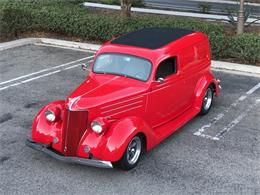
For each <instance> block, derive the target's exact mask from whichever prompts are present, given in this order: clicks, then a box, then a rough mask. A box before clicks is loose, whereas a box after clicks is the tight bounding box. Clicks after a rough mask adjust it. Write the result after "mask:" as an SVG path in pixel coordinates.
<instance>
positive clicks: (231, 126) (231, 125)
mask: <svg viewBox="0 0 260 195" xmlns="http://www.w3.org/2000/svg"><path fill="white" fill-rule="evenodd" d="M258 103H259V100H256V102H255V104H252V105H250V106H249V107H248V108H247V109H246V110H245V111H244V112H243V113H242V114H240V115H239V116H238V117H237V118H235V119H234V120H233V121H231V122H230V123H229V124H228V125H226V126H225V127H224V128H223V129H222V131H220V132H219V133H218V134H217V135H216V136H215V137H214V139H215V140H219V139H220V138H221V137H222V136H223V135H224V134H225V133H227V132H228V131H229V130H230V129H232V128H233V127H234V126H236V125H237V124H238V123H239V122H240V121H241V120H242V119H243V118H244V117H245V116H246V115H247V114H248V113H249V112H250V111H251V110H252V108H254V107H255V106H256V105H257V104H258Z"/></svg>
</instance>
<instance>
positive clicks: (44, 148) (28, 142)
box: [26, 139, 113, 168]
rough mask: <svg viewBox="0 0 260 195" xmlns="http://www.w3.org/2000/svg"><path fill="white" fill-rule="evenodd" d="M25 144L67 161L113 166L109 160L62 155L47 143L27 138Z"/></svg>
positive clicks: (104, 166)
mask: <svg viewBox="0 0 260 195" xmlns="http://www.w3.org/2000/svg"><path fill="white" fill-rule="evenodd" d="M26 145H27V146H29V147H30V148H32V149H35V150H38V151H41V152H43V153H45V154H47V155H49V156H51V157H53V158H55V159H57V160H60V161H63V162H67V163H75V164H81V165H88V166H92V167H99V168H113V165H112V163H111V162H110V161H102V160H97V159H87V158H79V157H70V156H68V157H67V156H62V155H60V154H58V153H56V152H54V151H53V150H51V149H50V148H49V146H48V145H44V144H40V143H37V142H33V141H31V140H29V139H27V140H26Z"/></svg>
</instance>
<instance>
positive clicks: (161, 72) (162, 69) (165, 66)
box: [155, 57, 176, 80]
mask: <svg viewBox="0 0 260 195" xmlns="http://www.w3.org/2000/svg"><path fill="white" fill-rule="evenodd" d="M175 73H176V57H172V58H168V59H166V60H164V61H162V62H161V63H160V64H159V66H158V68H157V71H156V75H155V79H156V80H157V79H158V78H166V77H167V76H170V75H172V74H175Z"/></svg>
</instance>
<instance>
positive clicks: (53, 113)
mask: <svg viewBox="0 0 260 195" xmlns="http://www.w3.org/2000/svg"><path fill="white" fill-rule="evenodd" d="M44 115H45V118H46V120H47V121H49V122H56V121H58V120H59V119H60V115H61V110H60V109H59V108H57V107H54V108H48V109H47V110H45V112H44Z"/></svg>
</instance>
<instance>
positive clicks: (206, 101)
mask: <svg viewBox="0 0 260 195" xmlns="http://www.w3.org/2000/svg"><path fill="white" fill-rule="evenodd" d="M212 96H213V94H212V90H211V89H210V88H208V89H207V91H206V93H205V95H204V99H203V108H204V109H205V110H208V109H209V108H210V106H211V103H212Z"/></svg>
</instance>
